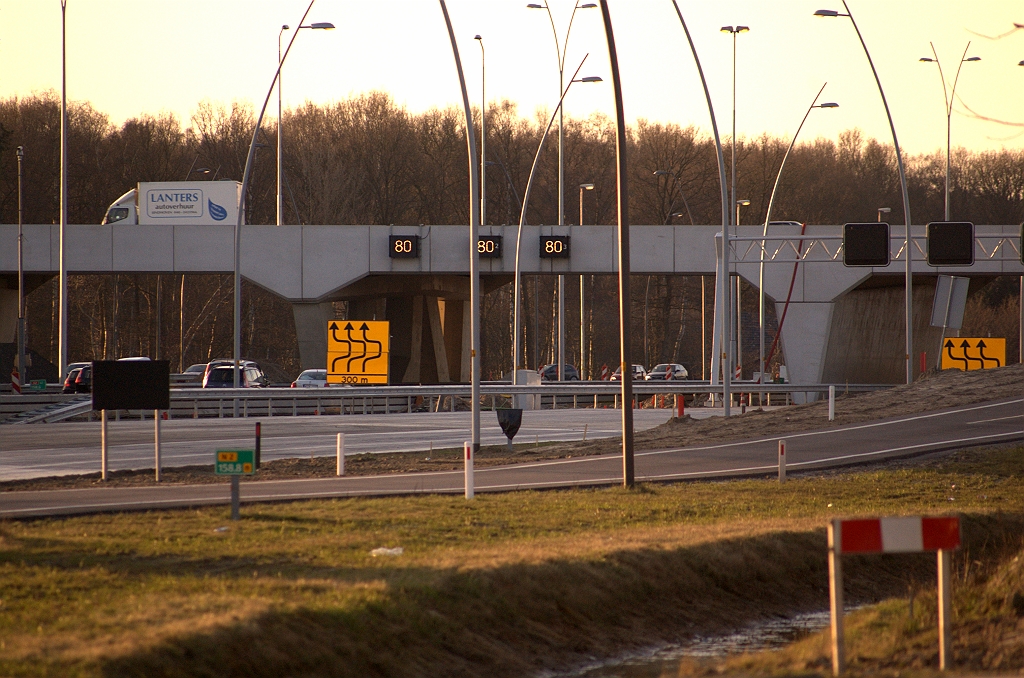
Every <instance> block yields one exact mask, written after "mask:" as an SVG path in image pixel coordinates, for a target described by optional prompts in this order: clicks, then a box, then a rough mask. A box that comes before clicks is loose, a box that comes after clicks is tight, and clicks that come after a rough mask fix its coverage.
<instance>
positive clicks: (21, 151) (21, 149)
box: [14, 146, 25, 158]
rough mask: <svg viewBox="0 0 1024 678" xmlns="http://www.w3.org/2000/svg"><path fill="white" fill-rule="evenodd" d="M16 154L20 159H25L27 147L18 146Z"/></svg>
mask: <svg viewBox="0 0 1024 678" xmlns="http://www.w3.org/2000/svg"><path fill="white" fill-rule="evenodd" d="M14 153H15V155H17V156H18V157H19V158H24V157H25V147H24V146H18V148H17V150H16V151H15V152H14Z"/></svg>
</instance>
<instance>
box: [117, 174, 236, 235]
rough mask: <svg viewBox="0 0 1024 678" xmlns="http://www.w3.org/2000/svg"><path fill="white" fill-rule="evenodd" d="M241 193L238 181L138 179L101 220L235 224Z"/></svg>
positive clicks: (201, 224)
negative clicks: (148, 180) (147, 180)
mask: <svg viewBox="0 0 1024 678" xmlns="http://www.w3.org/2000/svg"><path fill="white" fill-rule="evenodd" d="M241 195H242V184H240V183H239V182H237V181H162V182H140V183H139V186H138V188H133V189H131V190H130V191H128V192H127V193H125V194H124V195H122V196H121V197H120V198H118V199H117V200H115V201H114V202H113V204H111V205H110V207H108V208H107V214H106V216H105V217H103V223H104V224H130V225H135V224H141V225H143V226H152V225H156V224H169V223H173V224H196V225H198V226H215V225H217V224H235V223H237V222H238V203H239V199H240V198H241ZM243 223H244V219H243Z"/></svg>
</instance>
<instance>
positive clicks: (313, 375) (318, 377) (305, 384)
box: [292, 370, 328, 388]
mask: <svg viewBox="0 0 1024 678" xmlns="http://www.w3.org/2000/svg"><path fill="white" fill-rule="evenodd" d="M327 385H328V384H327V370H303V372H302V374H300V375H299V376H298V377H296V378H295V381H293V382H292V388H324V387H326V386H327Z"/></svg>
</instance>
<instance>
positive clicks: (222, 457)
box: [213, 450, 256, 520]
mask: <svg viewBox="0 0 1024 678" xmlns="http://www.w3.org/2000/svg"><path fill="white" fill-rule="evenodd" d="M213 471H214V473H215V474H217V475H219V476H223V475H230V476H231V520H239V518H240V513H241V510H240V504H241V497H240V496H239V495H240V494H241V492H240V483H239V477H240V476H243V475H252V474H254V473H256V451H255V450H217V452H216V455H215V456H214V465H213Z"/></svg>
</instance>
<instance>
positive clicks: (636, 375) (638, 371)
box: [612, 365, 647, 381]
mask: <svg viewBox="0 0 1024 678" xmlns="http://www.w3.org/2000/svg"><path fill="white" fill-rule="evenodd" d="M646 378H647V368H645V367H644V366H643V365H633V381H643V380H644V379H646ZM621 379H622V368H616V369H615V371H614V372H613V373H612V381H619V380H621Z"/></svg>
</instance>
